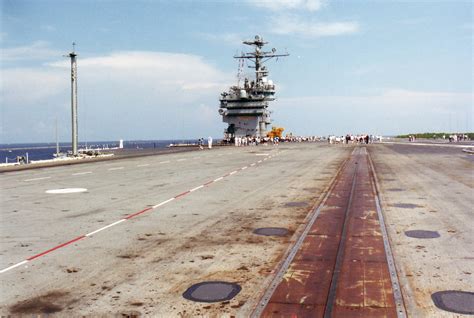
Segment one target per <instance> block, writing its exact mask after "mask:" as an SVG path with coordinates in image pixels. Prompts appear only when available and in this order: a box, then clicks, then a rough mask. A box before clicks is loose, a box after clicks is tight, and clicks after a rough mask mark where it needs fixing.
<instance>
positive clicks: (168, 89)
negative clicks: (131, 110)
mask: <svg viewBox="0 0 474 318" xmlns="http://www.w3.org/2000/svg"><path fill="white" fill-rule="evenodd" d="M48 65H50V66H52V67H61V68H69V62H68V61H59V62H55V63H50V64H48ZM78 67H79V71H78V73H79V76H80V77H82V78H84V79H85V80H86V81H87V82H88V83H89V84H92V83H94V84H100V83H107V86H111V85H116V86H118V87H122V86H124V85H126V87H127V88H128V90H130V89H136V90H137V91H144V90H145V89H149V92H148V93H147V94H148V95H150V94H155V95H157V94H161V96H162V97H163V94H165V96H167V95H168V94H169V93H170V94H171V95H172V98H177V99H179V100H182V99H185V100H189V98H193V96H201V95H202V94H203V93H204V94H205V93H207V92H210V91H213V92H214V91H216V90H218V88H219V87H222V88H223V87H225V82H226V80H228V78H227V75H226V74H223V73H222V72H220V71H219V70H217V69H216V68H215V67H213V66H212V65H210V64H208V63H206V62H204V61H203V59H202V57H200V56H196V55H190V54H176V53H163V52H144V51H131V52H117V53H113V54H110V55H108V56H101V57H92V58H85V59H81V58H80V56H79V58H78ZM178 91H181V92H184V91H186V92H187V93H186V95H187V96H180V95H179V94H177V92H178ZM104 93H106V92H104ZM174 95H176V96H174Z"/></svg>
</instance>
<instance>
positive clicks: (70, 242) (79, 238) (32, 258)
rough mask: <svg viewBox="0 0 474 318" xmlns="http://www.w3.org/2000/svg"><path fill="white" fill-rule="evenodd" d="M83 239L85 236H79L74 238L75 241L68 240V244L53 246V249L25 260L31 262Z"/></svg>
mask: <svg viewBox="0 0 474 318" xmlns="http://www.w3.org/2000/svg"><path fill="white" fill-rule="evenodd" d="M85 237H86V236H85V235H81V236H79V237H76V238H75V239H73V240H70V241H68V242H66V243H63V244H60V245H58V246H55V247H53V248H50V249H49V250H47V251H44V252H42V253H39V254H36V255H34V256H31V257H30V258H27V259H26V260H27V261H32V260H34V259H35V258H38V257H40V256H43V255H46V254H49V253H51V252H52V251H55V250H57V249H59V248H61V247H64V246H67V245H69V244H72V243H74V242H77V241H79V240H82V239H83V238H85Z"/></svg>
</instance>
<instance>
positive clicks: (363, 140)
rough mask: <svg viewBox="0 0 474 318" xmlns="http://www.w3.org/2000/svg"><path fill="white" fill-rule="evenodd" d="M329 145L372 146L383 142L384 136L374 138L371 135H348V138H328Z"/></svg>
mask: <svg viewBox="0 0 474 318" xmlns="http://www.w3.org/2000/svg"><path fill="white" fill-rule="evenodd" d="M327 141H328V143H330V144H340V143H343V144H371V143H373V142H377V141H382V136H374V135H369V134H364V135H352V134H347V135H346V136H333V135H332V136H328V138H327Z"/></svg>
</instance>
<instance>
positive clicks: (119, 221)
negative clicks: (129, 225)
mask: <svg viewBox="0 0 474 318" xmlns="http://www.w3.org/2000/svg"><path fill="white" fill-rule="evenodd" d="M122 222H125V219H121V220H118V221H117V222H114V223H112V224H109V225H106V226H104V227H101V228H100V229H98V230H95V231H93V232H90V233H88V234H86V235H85V236H91V235H94V234H96V233H99V232H100V231H103V230H105V229H108V228H109V227H112V226H114V225H117V224H120V223H122Z"/></svg>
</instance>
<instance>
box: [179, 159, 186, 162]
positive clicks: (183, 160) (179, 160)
mask: <svg viewBox="0 0 474 318" xmlns="http://www.w3.org/2000/svg"><path fill="white" fill-rule="evenodd" d="M186 160H188V159H178V160H177V161H178V162H179V161H186Z"/></svg>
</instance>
